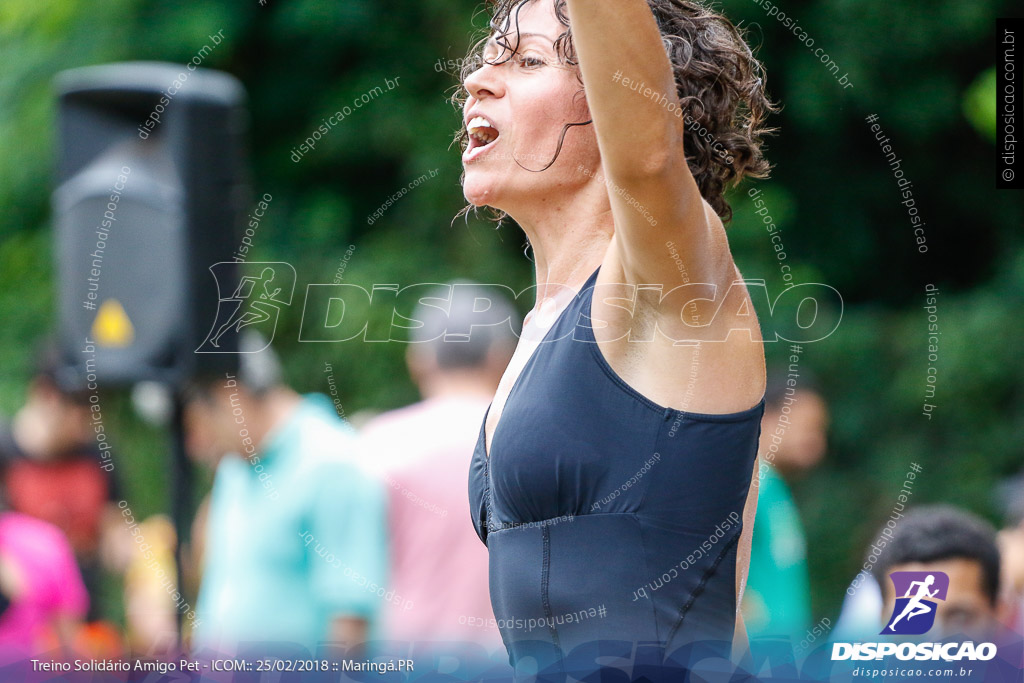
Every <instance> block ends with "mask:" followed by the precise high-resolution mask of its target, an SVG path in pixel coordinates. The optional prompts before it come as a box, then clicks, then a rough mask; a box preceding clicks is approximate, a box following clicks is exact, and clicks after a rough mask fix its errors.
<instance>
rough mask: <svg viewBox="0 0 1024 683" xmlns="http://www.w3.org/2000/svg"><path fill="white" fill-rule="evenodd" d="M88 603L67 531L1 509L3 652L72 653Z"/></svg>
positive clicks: (8, 654) (0, 643) (19, 655)
mask: <svg viewBox="0 0 1024 683" xmlns="http://www.w3.org/2000/svg"><path fill="white" fill-rule="evenodd" d="M88 606H89V597H88V594H87V593H86V590H85V584H84V582H83V581H82V575H81V573H80V572H79V569H78V565H77V563H76V562H75V555H74V552H73V551H72V548H71V544H70V543H68V539H67V538H66V537H65V535H64V533H63V532H62V531H61V530H60V529H59V528H57V527H56V526H54V525H53V524H50V523H49V522H45V521H43V520H40V519H36V518H34V517H30V516H28V515H24V514H21V513H18V512H12V511H2V512H0V652H2V653H3V654H4V655H5V658H6V657H13V658H14V659H20V658H23V657H26V656H32V655H37V654H41V653H43V652H50V651H52V650H54V649H60V650H63V651H65V652H67V653H69V654H70V652H71V650H72V649H73V647H74V646H75V644H76V641H78V639H79V636H80V633H81V625H82V620H83V619H84V618H85V614H86V610H87V609H88ZM80 654H81V653H80Z"/></svg>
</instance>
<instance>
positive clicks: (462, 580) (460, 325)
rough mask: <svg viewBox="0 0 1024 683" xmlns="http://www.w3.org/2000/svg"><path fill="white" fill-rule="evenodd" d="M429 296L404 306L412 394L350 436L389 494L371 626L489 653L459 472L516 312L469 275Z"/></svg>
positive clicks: (480, 564)
mask: <svg viewBox="0 0 1024 683" xmlns="http://www.w3.org/2000/svg"><path fill="white" fill-rule="evenodd" d="M436 296H437V297H438V298H437V299H433V300H430V301H431V303H433V304H434V305H433V306H428V305H424V303H423V300H421V303H420V305H419V307H418V308H417V309H416V311H415V312H414V314H413V319H414V320H416V321H419V322H422V323H423V325H422V326H420V327H419V328H417V329H414V330H412V334H411V339H410V344H409V349H408V352H407V354H406V361H407V365H408V367H409V373H410V376H411V377H412V379H413V381H414V382H415V383H416V385H417V387H418V388H419V391H420V394H421V395H422V396H423V400H422V401H420V402H419V403H416V404H413V405H410V406H407V407H405V408H400V409H398V410H394V411H391V412H388V413H384V414H382V415H380V416H378V417H376V418H375V419H373V420H372V421H370V422H369V423H368V424H367V425H366V426H365V427H364V429H363V431H362V432H361V435H360V436H361V445H362V448H361V453H362V457H364V458H365V459H366V460H367V462H369V463H371V464H372V465H373V467H374V468H375V469H376V470H377V471H378V472H379V474H380V476H381V478H382V479H383V482H384V485H385V487H386V489H387V491H388V499H389V500H388V503H389V513H388V517H389V520H388V527H389V535H390V556H391V572H390V580H389V583H388V585H387V586H386V589H387V592H386V593H385V596H384V597H385V602H386V605H385V607H384V611H383V617H384V627H383V631H384V632H383V634H382V635H383V636H384V637H385V638H387V639H389V640H399V641H409V642H423V641H433V642H437V641H446V642H452V641H457V642H468V643H477V644H480V645H482V646H483V647H484V648H485V649H486V650H487V652H488V653H490V652H491V651H492V650H494V649H496V648H500V647H501V636H500V635H499V633H498V629H497V627H496V624H495V621H494V613H493V611H492V609H491V602H490V593H489V590H488V573H487V562H488V559H487V549H486V548H485V547H484V546H483V545H482V544H481V543H480V541H479V540H478V539H477V538H476V535H475V534H474V532H473V526H472V524H470V523H469V520H470V511H469V499H468V497H467V495H466V479H467V477H468V473H469V463H470V459H471V458H472V455H473V447H474V445H475V444H476V440H477V437H478V436H479V433H480V426H481V424H482V422H483V418H484V414H485V413H486V411H487V406H488V404H489V402H490V399H491V397H492V396H493V395H494V391H495V388H496V387H497V386H498V381H499V380H500V379H501V375H502V372H503V371H504V369H505V367H506V366H507V365H508V361H509V359H510V358H511V356H512V351H513V349H514V348H515V341H516V338H515V332H514V331H513V330H518V319H519V318H518V314H517V313H516V311H515V309H514V308H513V306H512V305H511V303H510V302H509V301H508V300H506V299H504V298H501V297H500V296H498V295H496V294H495V292H494V291H492V290H489V289H485V288H483V287H482V286H479V285H474V284H470V283H456V284H455V285H451V286H450V287H447V288H446V287H442V288H440V291H439V293H438V294H437V295H436ZM482 299H488V300H490V305H489V308H488V307H487V306H486V305H481V304H480V302H481V300H482ZM439 306H440V307H439ZM485 309H486V310H485ZM484 310H485V312H484V313H481V312H480V311H484ZM460 331H461V332H463V334H459V332H460Z"/></svg>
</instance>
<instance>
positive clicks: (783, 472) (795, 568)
mask: <svg viewBox="0 0 1024 683" xmlns="http://www.w3.org/2000/svg"><path fill="white" fill-rule="evenodd" d="M828 422H829V415H828V406H827V405H826V404H825V399H824V398H823V397H822V396H821V394H820V393H819V391H818V389H817V387H816V386H815V383H814V382H813V380H812V379H811V377H810V376H809V375H808V374H807V372H806V371H804V372H803V373H802V374H801V376H800V378H799V379H797V380H791V379H787V377H786V376H785V375H777V376H775V375H773V376H771V377H770V379H769V381H768V388H767V390H766V391H765V413H764V418H763V420H762V423H761V424H762V427H761V439H760V444H759V447H758V453H759V455H760V461H761V462H760V484H759V488H758V494H757V516H756V517H755V521H754V536H753V539H752V542H751V549H750V574H749V575H748V577H747V590H746V592H745V593H744V599H743V616H744V620H745V621H746V624H747V631H748V632H749V633H750V635H751V637H758V636H778V635H785V636H789V637H790V638H791V639H793V640H794V641H798V640H800V639H801V638H802V637H804V635H805V633H806V631H807V629H808V628H809V627H810V625H811V604H810V603H811V600H810V598H811V596H810V579H809V577H808V573H807V543H806V540H805V537H804V529H803V524H802V523H801V521H800V512H799V510H798V509H797V507H796V503H795V502H794V500H793V495H792V493H790V489H789V485H788V484H787V480H791V481H792V480H794V479H797V478H799V477H801V476H803V475H804V474H806V473H807V472H808V471H810V470H811V469H813V468H814V467H816V466H817V465H818V463H819V462H821V460H822V458H824V457H825V451H826V448H827V445H828V441H827V434H828Z"/></svg>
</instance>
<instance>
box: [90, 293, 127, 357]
mask: <svg viewBox="0 0 1024 683" xmlns="http://www.w3.org/2000/svg"><path fill="white" fill-rule="evenodd" d="M92 336H93V337H95V339H96V343H97V344H98V345H99V346H128V345H129V344H131V343H132V341H133V340H134V339H135V328H134V327H132V321H131V320H129V319H128V314H127V313H125V312H124V307H123V306H122V305H121V302H119V301H118V300H117V299H107V300H106V301H104V302H103V303H102V304H101V305H100V310H99V312H98V313H96V319H95V320H94V321H93V322H92Z"/></svg>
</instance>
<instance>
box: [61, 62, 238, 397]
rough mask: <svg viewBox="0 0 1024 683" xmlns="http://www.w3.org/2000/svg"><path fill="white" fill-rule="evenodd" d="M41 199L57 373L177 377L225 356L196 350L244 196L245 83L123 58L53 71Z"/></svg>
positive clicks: (222, 364)
mask: <svg viewBox="0 0 1024 683" xmlns="http://www.w3.org/2000/svg"><path fill="white" fill-rule="evenodd" d="M57 91H58V103H59V106H58V132H59V145H58V149H59V153H58V167H57V176H58V179H57V187H56V189H55V190H54V193H53V210H54V216H55V232H56V238H57V245H56V249H55V253H56V259H57V273H58V275H59V316H60V324H59V330H60V331H59V337H60V342H61V349H62V356H63V360H64V363H65V372H66V374H65V377H67V378H68V380H69V381H68V383H69V384H75V383H77V384H78V385H79V386H82V385H85V384H92V386H93V387H95V386H96V384H93V382H95V383H97V384H104V385H123V384H128V383H132V382H136V381H140V380H157V381H163V382H168V383H171V384H174V385H180V384H181V383H182V382H183V381H185V380H187V379H188V378H189V377H192V376H195V375H196V374H199V373H204V374H205V373H215V372H222V371H229V370H231V369H232V368H234V367H235V366H236V361H237V356H236V355H235V353H233V351H237V348H234V347H233V344H234V343H235V341H236V339H235V338H232V339H230V340H228V341H226V342H225V345H224V346H223V347H222V348H221V349H220V351H221V353H217V354H209V353H206V354H197V353H195V349H196V348H197V347H199V346H200V344H201V343H202V342H203V340H204V338H205V337H206V334H207V332H208V331H209V329H210V326H211V325H212V324H213V321H214V320H215V319H216V316H217V305H218V291H217V286H216V281H215V280H214V278H213V277H212V275H211V273H210V271H209V268H210V266H212V265H213V264H215V263H218V262H222V261H232V253H233V252H234V251H235V250H236V249H237V248H238V240H239V235H240V234H241V225H242V221H243V217H244V215H245V213H246V211H247V209H248V207H249V200H250V190H249V186H248V183H247V173H246V160H245V145H244V140H245V137H246V131H247V127H248V115H247V111H246V108H245V99H246V98H245V91H244V89H243V88H242V85H241V84H240V83H239V82H238V80H236V79H235V78H233V77H232V76H229V75H227V74H224V73H220V72H216V71H210V70H203V69H197V68H195V67H194V65H193V64H191V63H189V64H188V65H187V66H182V65H177V64H164V63H147V62H132V63H122V64H109V65H102V66H92V67H85V68H81V69H73V70H70V71H65V72H63V73H61V74H59V76H58V77H57Z"/></svg>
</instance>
